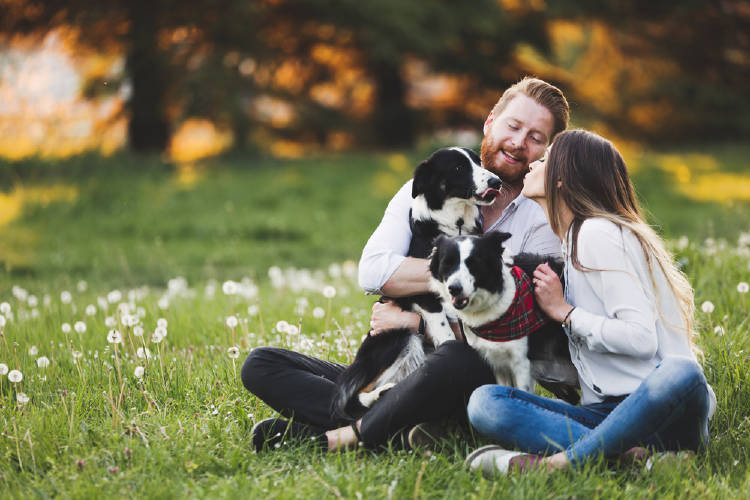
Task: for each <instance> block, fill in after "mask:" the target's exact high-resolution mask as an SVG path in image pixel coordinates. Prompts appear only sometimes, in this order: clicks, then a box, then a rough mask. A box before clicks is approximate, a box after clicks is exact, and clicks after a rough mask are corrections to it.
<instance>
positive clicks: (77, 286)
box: [76, 280, 89, 292]
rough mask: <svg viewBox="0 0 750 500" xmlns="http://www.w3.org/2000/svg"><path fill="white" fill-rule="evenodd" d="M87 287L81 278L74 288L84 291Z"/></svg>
mask: <svg viewBox="0 0 750 500" xmlns="http://www.w3.org/2000/svg"><path fill="white" fill-rule="evenodd" d="M88 287H89V284H88V283H86V282H85V281H83V280H81V281H79V282H78V283H77V284H76V290H78V291H79V292H85V291H86V290H87V289H88Z"/></svg>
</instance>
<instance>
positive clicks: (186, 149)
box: [167, 118, 232, 163]
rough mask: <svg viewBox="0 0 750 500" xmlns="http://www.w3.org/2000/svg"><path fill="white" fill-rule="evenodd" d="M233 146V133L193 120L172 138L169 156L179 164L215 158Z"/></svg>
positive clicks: (205, 122)
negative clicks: (210, 157) (209, 157)
mask: <svg viewBox="0 0 750 500" xmlns="http://www.w3.org/2000/svg"><path fill="white" fill-rule="evenodd" d="M231 145H232V133H231V132H230V131H229V130H226V129H223V128H221V127H219V126H217V125H216V124H214V123H213V122H210V121H208V120H202V119H195V118H191V119H190V120H187V121H186V122H185V123H183V124H182V126H181V127H180V129H179V130H178V131H177V133H175V134H174V135H173V136H172V139H171V140H170V143H169V149H168V151H167V154H168V155H169V159H171V160H172V161H174V162H177V163H187V162H193V161H196V160H200V159H201V158H206V157H208V156H215V155H217V154H219V153H221V152H223V151H225V150H226V149H227V148H228V147H229V146H231Z"/></svg>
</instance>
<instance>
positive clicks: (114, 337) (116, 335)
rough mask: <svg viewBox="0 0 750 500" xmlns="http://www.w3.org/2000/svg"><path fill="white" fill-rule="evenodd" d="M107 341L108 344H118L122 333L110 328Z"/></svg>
mask: <svg viewBox="0 0 750 500" xmlns="http://www.w3.org/2000/svg"><path fill="white" fill-rule="evenodd" d="M107 342H109V343H110V344H119V343H121V342H122V334H121V333H120V332H119V331H117V330H115V329H112V330H110V331H109V333H108V334H107Z"/></svg>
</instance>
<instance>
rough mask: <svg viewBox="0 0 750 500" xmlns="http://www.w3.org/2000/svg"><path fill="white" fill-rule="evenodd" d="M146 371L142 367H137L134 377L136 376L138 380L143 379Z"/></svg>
mask: <svg viewBox="0 0 750 500" xmlns="http://www.w3.org/2000/svg"><path fill="white" fill-rule="evenodd" d="M145 371H146V369H145V368H143V367H142V366H136V367H135V369H134V370H133V375H135V377H136V378H143V374H144V372H145Z"/></svg>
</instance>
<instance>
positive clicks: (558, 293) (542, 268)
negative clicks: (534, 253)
mask: <svg viewBox="0 0 750 500" xmlns="http://www.w3.org/2000/svg"><path fill="white" fill-rule="evenodd" d="M533 281H534V298H535V299H536V303H537V304H538V305H539V307H540V308H541V309H542V311H544V313H545V314H546V315H547V316H549V317H550V318H552V319H553V320H555V321H557V322H561V321H562V320H563V319H564V318H565V315H566V314H568V311H570V308H571V307H572V306H571V305H570V304H568V303H567V302H565V298H564V297H563V289H562V283H560V278H559V277H558V276H557V274H555V271H553V270H552V268H551V267H549V264H547V263H546V262H545V263H544V264H539V265H538V266H537V268H536V269H535V270H534V280H533Z"/></svg>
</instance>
